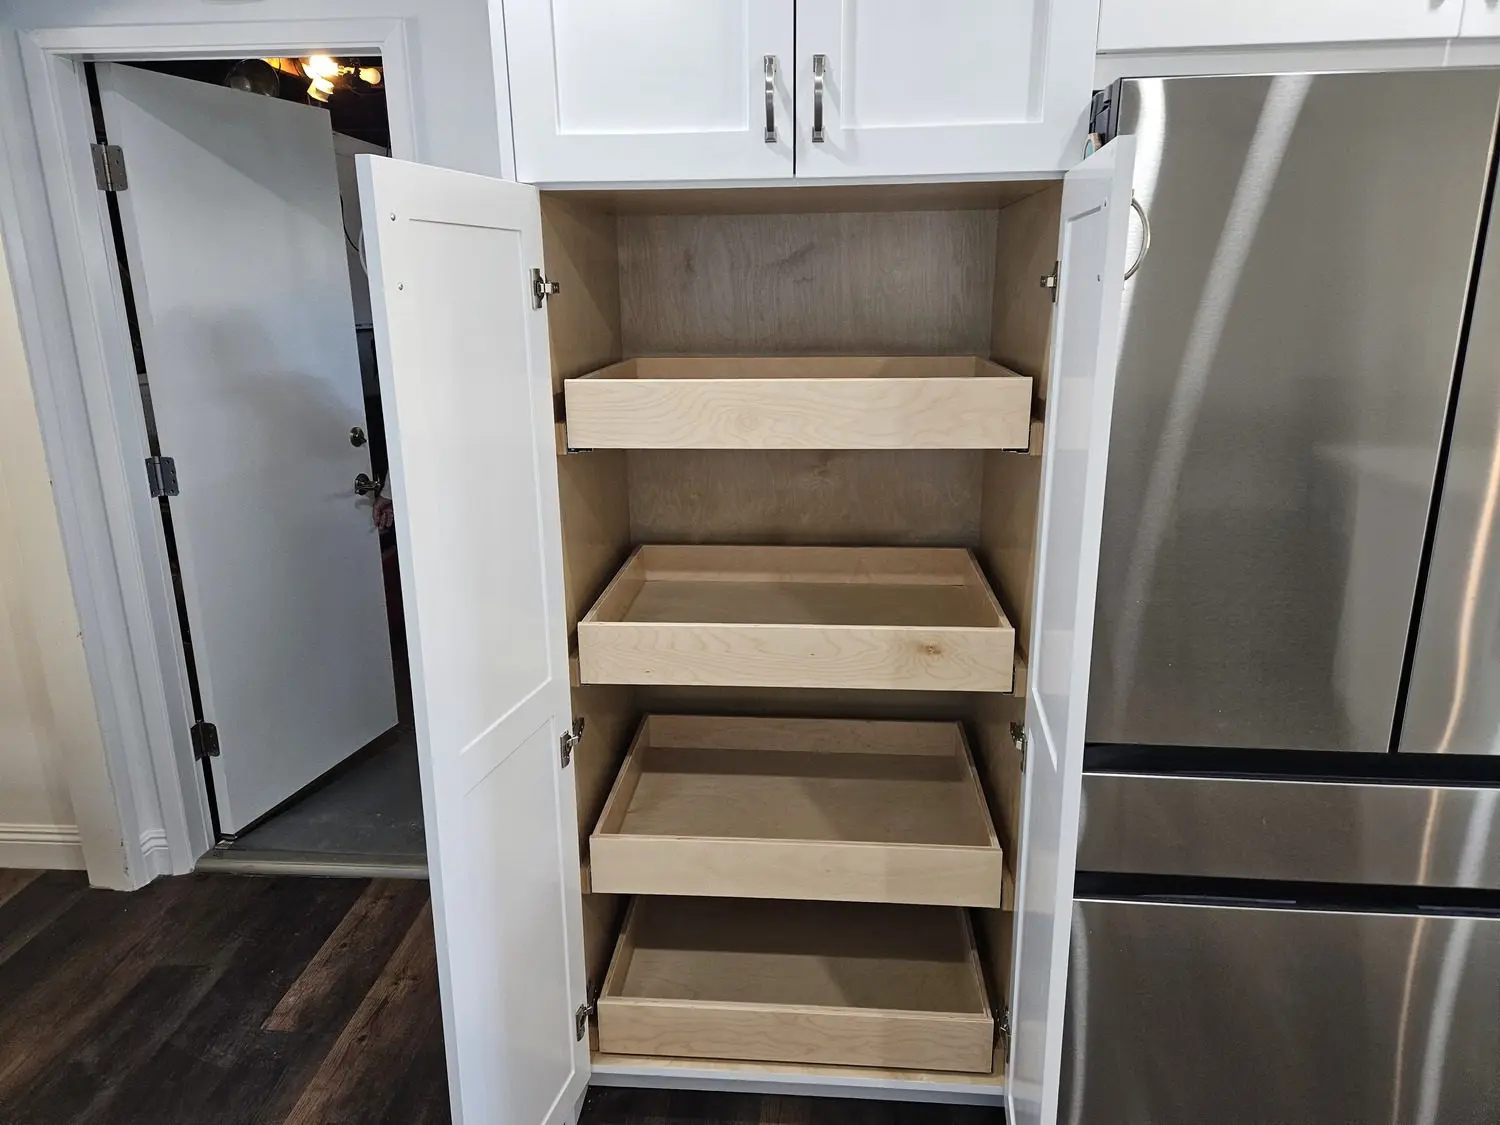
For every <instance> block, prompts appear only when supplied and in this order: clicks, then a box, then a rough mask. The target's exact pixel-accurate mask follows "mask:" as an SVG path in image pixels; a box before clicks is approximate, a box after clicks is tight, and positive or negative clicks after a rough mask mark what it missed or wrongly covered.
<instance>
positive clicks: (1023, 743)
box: [1010, 723, 1031, 773]
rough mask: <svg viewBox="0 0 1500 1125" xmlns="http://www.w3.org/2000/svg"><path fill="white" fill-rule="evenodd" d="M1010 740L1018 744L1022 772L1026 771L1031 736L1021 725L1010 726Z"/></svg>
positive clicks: (1017, 750)
mask: <svg viewBox="0 0 1500 1125" xmlns="http://www.w3.org/2000/svg"><path fill="white" fill-rule="evenodd" d="M1010 738H1011V741H1012V742H1014V743H1015V744H1016V753H1017V754H1018V755H1019V756H1020V759H1021V771H1022V772H1023V773H1024V772H1025V771H1026V750H1027V748H1028V747H1029V746H1030V745H1031V736H1030V735H1029V734H1027V733H1026V728H1025V727H1023V726H1022V725H1021V724H1020V723H1011V724H1010Z"/></svg>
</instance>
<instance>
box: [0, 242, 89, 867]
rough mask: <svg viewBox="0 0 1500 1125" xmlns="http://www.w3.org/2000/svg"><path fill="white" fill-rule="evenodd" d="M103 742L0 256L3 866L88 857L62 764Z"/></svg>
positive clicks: (58, 863) (61, 863) (75, 863)
mask: <svg viewBox="0 0 1500 1125" xmlns="http://www.w3.org/2000/svg"><path fill="white" fill-rule="evenodd" d="M0 255H3V251H0ZM98 742H99V724H98V719H97V717H96V715H95V711H94V702H93V696H92V693H91V691H90V687H89V679H88V673H87V670H86V668H85V666H84V659H83V643H82V641H81V640H80V639H79V633H78V612H77V609H76V607H75V605H74V602H73V591H72V587H71V586H70V584H69V582H68V572H67V565H66V563H65V561H64V557H63V548H62V538H61V534H60V532H59V530H58V522H57V511H56V509H55V508H54V506H53V501H52V484H51V480H50V478H49V477H48V474H47V463H46V459H45V457H44V456H43V453H42V435H41V431H40V429H39V428H38V425H37V416H36V404H35V402H34V401H33V399H32V395H31V383H30V380H29V378H28V376H27V370H26V360H25V355H24V353H23V351H22V347H21V337H20V330H19V327H18V325H17V322H16V309H15V299H14V296H13V294H12V291H11V287H10V275H9V272H8V271H7V270H6V268H5V264H4V260H3V256H0V867H73V868H81V867H82V866H83V853H82V850H81V849H80V847H79V845H78V829H77V826H76V822H75V820H74V816H73V808H72V804H71V802H70V801H69V799H68V786H67V781H66V772H65V769H64V763H65V761H66V756H67V754H69V753H70V752H73V751H75V750H76V749H78V748H79V746H80V744H82V745H84V746H85V747H88V748H92V747H97V745H98ZM95 752H96V753H97V751H95Z"/></svg>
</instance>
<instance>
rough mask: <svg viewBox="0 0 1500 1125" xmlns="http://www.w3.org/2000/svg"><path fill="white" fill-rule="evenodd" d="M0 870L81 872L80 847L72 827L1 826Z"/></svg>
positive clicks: (58, 825)
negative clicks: (31, 869)
mask: <svg viewBox="0 0 1500 1125" xmlns="http://www.w3.org/2000/svg"><path fill="white" fill-rule="evenodd" d="M0 867H40V868H45V869H47V870H51V871H82V870H84V862H83V843H82V841H81V839H80V837H79V835H78V826H77V825H74V824H0Z"/></svg>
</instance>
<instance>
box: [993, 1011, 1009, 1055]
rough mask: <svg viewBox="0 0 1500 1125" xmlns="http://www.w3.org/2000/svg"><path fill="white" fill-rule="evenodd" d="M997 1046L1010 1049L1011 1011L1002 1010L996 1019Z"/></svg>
mask: <svg viewBox="0 0 1500 1125" xmlns="http://www.w3.org/2000/svg"><path fill="white" fill-rule="evenodd" d="M995 1046H997V1047H1001V1046H1003V1047H1005V1048H1006V1049H1007V1050H1008V1049H1009V1048H1010V1009H1009V1008H1001V1009H1000V1014H999V1015H998V1016H996V1017H995Z"/></svg>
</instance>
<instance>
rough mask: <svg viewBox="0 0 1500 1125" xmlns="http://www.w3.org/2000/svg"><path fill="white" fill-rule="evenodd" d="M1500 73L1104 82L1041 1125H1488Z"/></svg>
mask: <svg viewBox="0 0 1500 1125" xmlns="http://www.w3.org/2000/svg"><path fill="white" fill-rule="evenodd" d="M1497 111H1500V73H1497V72H1494V71H1462V70H1448V71H1433V72H1407V73H1400V74H1340V75H1288V76H1277V77H1264V76H1236V77H1213V78H1173V79H1161V80H1139V81H1132V82H1124V83H1119V84H1117V85H1116V86H1115V87H1113V88H1111V89H1110V90H1108V91H1104V92H1102V93H1101V94H1100V95H1099V96H1098V98H1097V99H1096V119H1095V129H1096V131H1098V132H1100V133H1101V134H1103V135H1105V136H1106V137H1108V136H1112V135H1114V134H1116V133H1129V134H1134V135H1135V136H1136V137H1137V145H1138V153H1139V155H1138V158H1137V161H1138V163H1137V173H1136V184H1135V189H1136V197H1137V201H1138V202H1139V203H1140V205H1141V210H1142V211H1143V212H1144V213H1145V215H1146V216H1148V217H1149V222H1150V251H1149V255H1148V256H1147V258H1146V260H1145V265H1144V267H1143V268H1142V269H1141V270H1140V272H1139V273H1138V274H1137V275H1136V277H1135V278H1134V280H1133V281H1132V282H1131V283H1130V284H1129V285H1127V288H1126V298H1125V300H1126V309H1125V320H1124V332H1123V342H1122V346H1121V359H1120V369H1119V379H1118V386H1117V390H1116V398H1115V405H1114V424H1113V431H1112V437H1111V451H1110V466H1109V479H1108V485H1107V489H1106V497H1105V526H1104V541H1103V549H1102V554H1101V563H1100V578H1099V599H1098V610H1097V616H1096V622H1095V638H1094V659H1093V667H1092V673H1091V683H1090V694H1089V716H1088V741H1089V745H1088V747H1087V750H1086V756H1085V762H1084V768H1085V776H1084V782H1083V794H1084V803H1083V824H1082V826H1081V830H1080V842H1079V852H1078V860H1077V863H1078V878H1077V883H1076V892H1075V894H1076V899H1077V901H1076V904H1075V911H1074V923H1073V940H1072V956H1071V962H1070V972H1069V1008H1068V1022H1067V1029H1066V1032H1065V1034H1066V1042H1067V1054H1068V1070H1067V1073H1066V1075H1065V1078H1064V1083H1063V1104H1064V1109H1063V1116H1062V1120H1063V1121H1065V1122H1070V1123H1079V1125H1106V1123H1107V1125H1148V1123H1149V1125H1240V1123H1244V1125H1251V1123H1253V1125H1266V1123H1270V1122H1276V1123H1285V1125H1292V1123H1296V1125H1303V1123H1305V1125H1406V1123H1413V1125H1418V1123H1419V1125H1437V1123H1442V1125H1468V1123H1471V1122H1472V1123H1473V1125H1480V1123H1485V1125H1494V1123H1496V1122H1500V526H1497V522H1500V521H1497V508H1500V216H1497V214H1496V213H1495V206H1496V204H1495V198H1496V197H1495V189H1494V177H1495V136H1496V126H1497Z"/></svg>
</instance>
